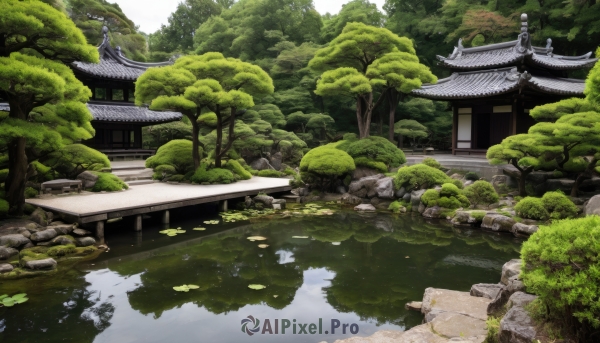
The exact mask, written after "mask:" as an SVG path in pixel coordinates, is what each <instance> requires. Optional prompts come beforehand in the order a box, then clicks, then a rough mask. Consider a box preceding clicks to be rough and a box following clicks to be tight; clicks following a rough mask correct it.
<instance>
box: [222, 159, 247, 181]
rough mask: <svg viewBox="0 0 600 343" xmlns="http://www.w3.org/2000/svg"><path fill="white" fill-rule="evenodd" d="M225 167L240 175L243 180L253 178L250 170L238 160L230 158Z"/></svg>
mask: <svg viewBox="0 0 600 343" xmlns="http://www.w3.org/2000/svg"><path fill="white" fill-rule="evenodd" d="M224 167H225V169H229V170H231V171H232V172H233V173H234V174H236V175H237V176H239V177H240V179H241V180H250V179H251V178H252V174H250V172H249V171H247V170H246V169H244V167H242V165H241V164H240V162H238V161H236V160H229V161H227V163H226V164H225V165H224Z"/></svg>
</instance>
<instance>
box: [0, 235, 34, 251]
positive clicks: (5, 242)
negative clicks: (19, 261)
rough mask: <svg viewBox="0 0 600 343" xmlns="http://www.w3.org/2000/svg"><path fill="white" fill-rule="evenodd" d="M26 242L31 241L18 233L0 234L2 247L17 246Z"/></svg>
mask: <svg viewBox="0 0 600 343" xmlns="http://www.w3.org/2000/svg"><path fill="white" fill-rule="evenodd" d="M27 243H31V241H30V240H29V239H28V238H27V237H25V236H23V235H21V234H18V233H17V234H12V235H6V236H0V246H3V247H9V248H19V247H21V246H23V245H25V244H27Z"/></svg>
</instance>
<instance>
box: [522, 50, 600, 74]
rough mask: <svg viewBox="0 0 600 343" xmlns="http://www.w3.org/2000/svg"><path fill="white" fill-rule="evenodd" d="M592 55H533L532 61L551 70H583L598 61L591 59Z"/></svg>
mask: <svg viewBox="0 0 600 343" xmlns="http://www.w3.org/2000/svg"><path fill="white" fill-rule="evenodd" d="M591 55H592V53H591V52H590V53H587V54H585V55H583V56H576V57H570V56H560V55H552V54H550V55H540V54H535V53H534V54H532V55H531V57H530V58H531V60H532V61H533V62H534V63H535V64H537V65H541V66H544V67H546V68H550V69H565V70H567V69H581V68H591V67H593V66H594V64H595V63H596V62H597V61H598V59H597V58H590V56H591Z"/></svg>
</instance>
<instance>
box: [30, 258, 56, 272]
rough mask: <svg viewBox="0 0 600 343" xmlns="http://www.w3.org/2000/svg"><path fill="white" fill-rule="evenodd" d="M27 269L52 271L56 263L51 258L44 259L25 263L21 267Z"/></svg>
mask: <svg viewBox="0 0 600 343" xmlns="http://www.w3.org/2000/svg"><path fill="white" fill-rule="evenodd" d="M23 267H25V268H27V269H34V270H37V269H54V268H56V261H55V260H54V259H53V258H46V259H43V260H34V261H27V262H25V264H24V265H23Z"/></svg>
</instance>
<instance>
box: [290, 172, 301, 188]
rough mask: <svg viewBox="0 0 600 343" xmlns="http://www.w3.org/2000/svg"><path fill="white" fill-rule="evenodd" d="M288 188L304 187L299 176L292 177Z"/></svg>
mask: <svg viewBox="0 0 600 343" xmlns="http://www.w3.org/2000/svg"><path fill="white" fill-rule="evenodd" d="M290 186H292V187H293V188H299V187H304V182H303V181H302V177H301V176H300V174H296V175H294V178H293V179H291V180H290Z"/></svg>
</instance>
